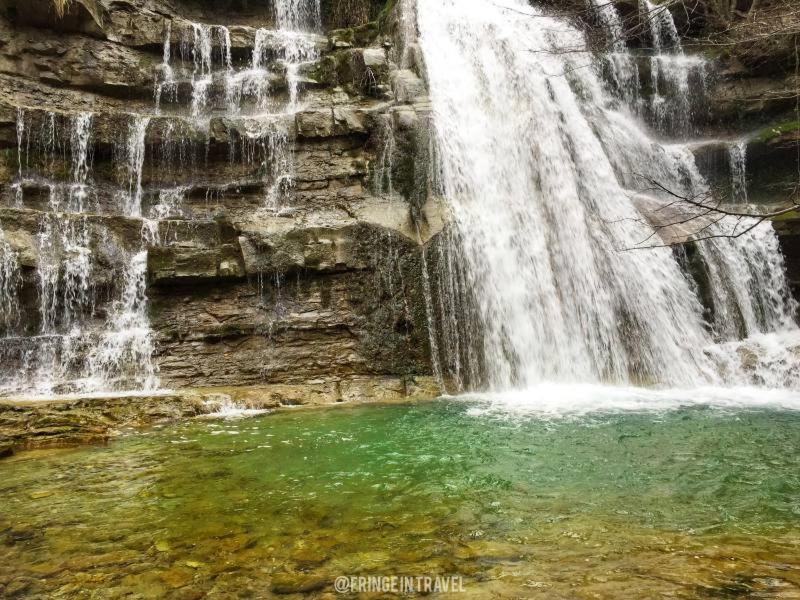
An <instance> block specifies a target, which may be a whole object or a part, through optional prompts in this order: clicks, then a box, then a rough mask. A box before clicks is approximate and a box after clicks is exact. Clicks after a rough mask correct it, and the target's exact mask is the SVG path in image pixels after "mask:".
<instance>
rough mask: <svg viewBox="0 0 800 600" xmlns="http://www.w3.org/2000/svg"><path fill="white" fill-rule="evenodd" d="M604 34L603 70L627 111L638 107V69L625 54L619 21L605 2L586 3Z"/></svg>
mask: <svg viewBox="0 0 800 600" xmlns="http://www.w3.org/2000/svg"><path fill="white" fill-rule="evenodd" d="M587 2H588V4H589V8H590V10H591V11H592V12H593V13H594V14H595V15H596V18H597V20H598V21H599V24H600V25H601V27H602V30H603V31H604V32H605V36H606V44H607V46H608V52H606V53H605V54H604V58H605V61H606V67H607V70H608V73H609V79H610V80H611V82H612V84H613V86H614V88H615V91H616V93H617V95H618V96H620V98H621V99H622V100H623V101H624V102H625V103H626V104H627V105H628V106H630V107H631V108H634V109H636V108H638V103H639V67H638V65H637V64H636V60H635V58H634V57H633V56H632V55H631V54H630V52H628V48H627V46H626V43H625V29H624V27H623V25H622V19H621V18H620V16H619V13H618V12H617V10H616V9H615V8H614V5H613V4H612V3H611V2H608V0H587Z"/></svg>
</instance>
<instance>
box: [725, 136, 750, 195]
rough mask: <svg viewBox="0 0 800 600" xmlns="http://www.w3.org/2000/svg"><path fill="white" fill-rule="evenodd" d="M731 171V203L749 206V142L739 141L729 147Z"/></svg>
mask: <svg viewBox="0 0 800 600" xmlns="http://www.w3.org/2000/svg"><path fill="white" fill-rule="evenodd" d="M728 160H729V162H730V171H731V201H733V202H735V203H737V204H747V199H748V198H747V140H738V141H736V142H733V143H732V144H731V145H730V146H728Z"/></svg>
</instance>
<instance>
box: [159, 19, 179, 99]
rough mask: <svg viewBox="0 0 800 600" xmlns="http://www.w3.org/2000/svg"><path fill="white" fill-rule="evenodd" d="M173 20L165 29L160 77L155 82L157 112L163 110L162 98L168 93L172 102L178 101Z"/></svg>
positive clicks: (167, 95) (168, 22)
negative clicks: (174, 66)
mask: <svg viewBox="0 0 800 600" xmlns="http://www.w3.org/2000/svg"><path fill="white" fill-rule="evenodd" d="M171 63H172V21H167V23H166V25H165V29H164V44H163V51H162V59H161V64H160V65H159V67H158V68H159V71H160V74H159V77H158V78H157V79H156V83H155V103H156V113H158V112H161V98H162V97H163V96H165V95H166V97H167V100H168V101H170V102H177V100H178V98H177V95H178V84H177V82H176V81H175V72H174V71H173V69H172V64H171Z"/></svg>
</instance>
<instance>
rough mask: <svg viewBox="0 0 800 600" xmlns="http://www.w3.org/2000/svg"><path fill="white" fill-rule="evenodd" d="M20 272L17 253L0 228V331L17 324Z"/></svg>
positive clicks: (7, 329)
mask: <svg viewBox="0 0 800 600" xmlns="http://www.w3.org/2000/svg"><path fill="white" fill-rule="evenodd" d="M21 285H22V274H21V273H20V268H19V259H18V257H17V253H16V252H15V251H14V250H13V248H11V245H10V244H9V243H8V241H7V240H6V236H5V232H3V230H2V229H0V332H2V333H4V334H6V335H7V334H9V333H13V332H15V331H16V328H17V326H18V324H19V318H20V306H19V297H18V293H19V288H20V286H21Z"/></svg>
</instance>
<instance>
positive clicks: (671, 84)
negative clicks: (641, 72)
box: [611, 0, 707, 135]
mask: <svg viewBox="0 0 800 600" xmlns="http://www.w3.org/2000/svg"><path fill="white" fill-rule="evenodd" d="M611 10H614V8H613V6H611ZM639 11H640V14H641V18H642V19H643V20H644V22H645V24H646V25H647V27H648V29H649V33H650V39H651V44H652V48H651V51H652V53H653V55H652V56H651V58H650V85H651V87H652V90H651V94H652V97H651V102H650V110H651V120H652V123H653V125H654V126H655V127H656V129H658V130H659V131H662V132H666V133H670V134H679V135H686V134H689V133H693V129H692V126H693V122H694V115H695V113H696V112H697V104H698V102H699V101H700V102H701V101H702V100H703V99H704V96H705V90H706V86H707V84H706V76H707V74H706V70H707V66H706V61H705V60H704V59H703V58H702V57H698V56H687V55H686V54H685V53H684V51H683V46H682V45H681V38H680V35H679V34H678V29H677V27H676V26H675V21H674V20H673V18H672V13H670V11H669V9H668V8H667V7H666V6H663V5H661V6H659V5H655V4H653V3H652V2H650V0H639ZM698 99H699V100H698Z"/></svg>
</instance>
